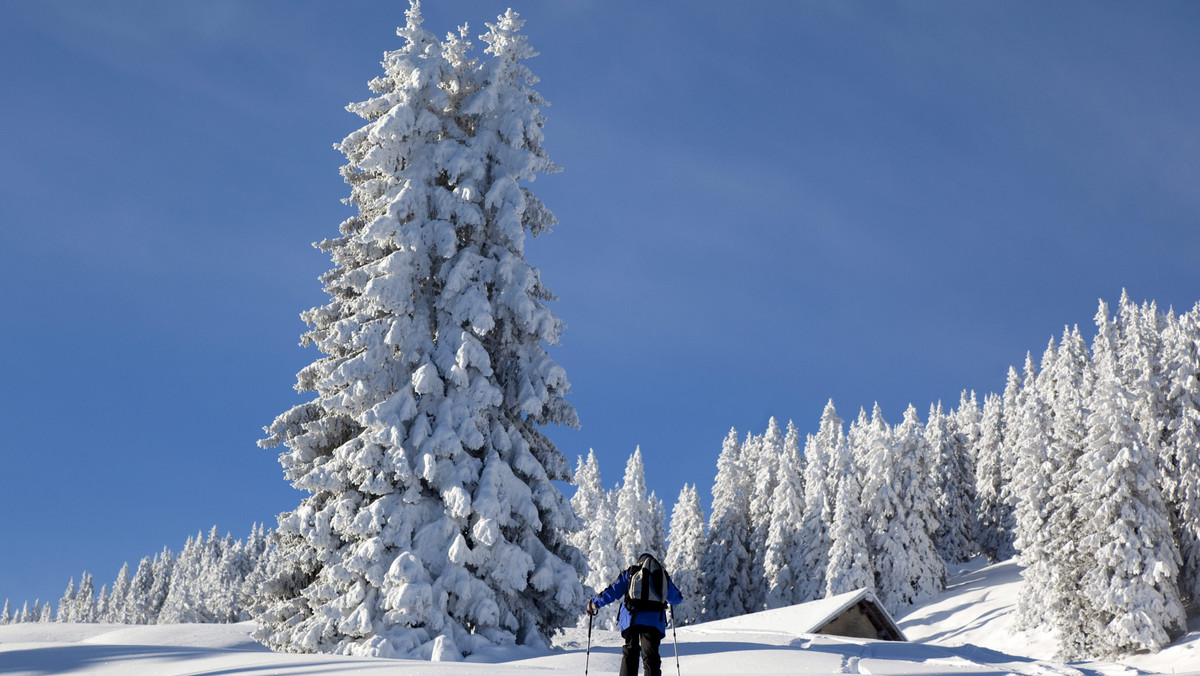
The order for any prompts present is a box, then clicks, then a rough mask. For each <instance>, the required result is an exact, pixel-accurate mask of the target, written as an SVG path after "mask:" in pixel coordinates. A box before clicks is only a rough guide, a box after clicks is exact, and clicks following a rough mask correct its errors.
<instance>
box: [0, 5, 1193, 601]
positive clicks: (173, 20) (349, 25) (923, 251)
mask: <svg viewBox="0 0 1200 676" xmlns="http://www.w3.org/2000/svg"><path fill="white" fill-rule="evenodd" d="M736 4H738V3H720V2H708V1H706V0H687V1H686V2H685V1H683V0H663V1H656V2H623V1H621V2H614V1H603V2H602V1H600V0H594V1H593V0H529V1H527V2H524V3H522V4H519V5H516V6H515V9H516V10H517V11H518V12H520V13H521V14H522V16H523V17H524V18H525V19H526V20H527V24H526V32H527V33H528V35H529V37H530V41H531V43H532V44H533V45H534V46H535V47H536V48H537V49H538V50H539V51H540V52H541V56H539V57H538V58H536V59H534V60H533V61H532V62H531V66H532V67H533V69H534V71H535V72H537V73H538V74H539V75H540V76H541V78H542V82H541V84H540V85H539V89H540V91H541V92H542V93H543V94H544V95H545V96H546V98H547V99H549V100H550V101H551V103H552V105H551V106H550V107H549V108H547V109H546V111H545V112H546V115H547V118H548V123H547V127H546V135H547V136H546V147H547V148H548V150H549V152H550V154H551V156H552V157H553V158H554V159H555V160H556V161H557V162H558V163H559V164H560V165H561V166H562V167H563V168H564V169H565V171H564V172H563V173H561V174H558V175H554V176H548V177H543V178H541V179H539V180H538V181H537V182H536V183H535V184H533V186H532V187H533V188H534V189H535V191H536V192H537V193H538V194H539V196H541V197H542V199H543V200H544V201H545V202H546V203H547V204H549V206H550V207H551V208H552V209H553V210H554V211H555V212H556V214H557V215H558V217H559V220H560V222H561V223H560V225H559V226H558V228H557V229H556V230H555V231H554V232H553V233H551V234H550V235H547V236H544V237H542V238H539V239H537V240H534V241H532V242H531V243H530V244H529V246H528V251H527V255H528V257H529V259H530V260H531V262H532V263H533V264H534V265H535V266H537V267H539V268H540V269H541V270H542V273H543V280H544V281H545V282H546V283H547V285H548V286H549V287H550V288H551V289H552V290H553V291H555V292H556V293H557V294H558V295H559V297H560V301H559V303H558V304H557V306H556V310H557V311H558V313H559V314H560V315H561V316H562V317H563V318H564V319H565V320H566V322H567V324H568V331H567V333H566V335H565V338H564V341H563V344H562V345H561V347H559V348H556V349H555V351H554V354H555V356H556V358H557V359H558V360H559V361H560V363H562V364H563V366H564V367H565V368H566V369H567V373H568V376H569V377H570V379H571V381H572V384H573V393H572V395H571V397H570V400H571V401H572V403H574V404H575V406H576V408H577V409H578V410H579V413H580V417H581V420H582V423H583V428H582V429H581V430H578V431H572V430H552V431H551V435H552V437H553V438H554V439H555V440H556V441H557V442H558V444H559V447H560V449H561V450H562V451H563V453H564V454H566V455H567V457H568V458H570V459H572V462H574V459H575V458H576V457H577V456H578V455H580V454H586V452H587V450H588V449H589V448H594V449H595V450H596V452H597V454H598V456H599V457H600V459H601V468H602V472H603V474H604V480H605V482H606V483H608V484H609V485H612V484H615V483H616V482H617V481H619V480H620V478H621V475H622V472H623V467H624V462H625V459H626V458H627V457H628V455H629V454H630V453H631V452H632V451H633V450H634V448H635V447H636V446H638V445H640V446H641V448H642V451H643V454H644V455H645V459H646V467H647V475H648V476H647V479H648V483H649V485H650V487H651V488H652V489H654V490H656V491H657V492H658V494H659V495H660V497H662V498H663V499H664V500H665V501H666V502H667V505H668V508H670V506H671V505H673V503H674V501H675V499H676V497H677V495H678V492H679V490H680V488H681V487H682V486H683V484H684V483H685V482H688V483H697V484H698V485H699V487H700V490H701V493H702V494H704V495H706V494H707V492H708V490H709V489H710V488H711V485H712V479H713V476H714V474H715V471H716V467H715V465H716V458H717V454H718V452H719V450H720V446H721V441H722V439H723V437H724V436H725V434H726V433H727V432H728V430H729V428H730V427H736V428H737V429H738V430H739V432H740V433H741V434H742V435H744V434H745V433H746V432H748V431H750V432H755V433H761V432H762V431H763V430H764V429H765V427H766V424H767V420H768V418H769V417H770V416H772V415H774V416H777V417H778V418H780V420H781V421H786V420H788V419H794V420H795V421H796V423H797V424H798V425H799V427H800V429H801V430H802V431H803V432H813V431H815V429H816V425H817V422H818V419H819V417H820V414H821V409H822V407H823V405H824V403H825V401H826V400H828V399H829V398H833V399H834V401H835V403H836V404H837V406H838V409H839V411H840V412H841V413H842V416H843V417H845V418H850V417H853V416H854V415H855V414H856V413H857V411H858V409H859V408H860V407H868V408H870V407H871V406H872V404H873V403H874V402H876V401H878V402H879V403H880V404H881V405H882V406H883V409H884V413H885V415H886V417H887V418H888V419H889V420H890V421H892V422H896V421H898V420H899V419H900V417H901V414H902V412H903V410H904V408H905V407H907V405H908V404H909V403H910V402H912V403H914V404H916V405H917V407H918V409H919V410H920V411H921V412H922V414H924V412H925V411H926V410H927V409H928V406H929V404H930V403H932V402H934V401H938V400H942V401H944V402H946V404H947V405H948V406H949V405H954V404H956V403H957V401H958V395H959V393H960V391H962V390H963V389H974V390H977V391H978V392H979V393H980V394H981V395H982V394H983V393H986V392H990V391H997V390H999V389H1001V388H1002V387H1003V383H1004V375H1005V372H1006V370H1007V368H1008V366H1009V365H1010V364H1020V362H1021V361H1022V360H1023V359H1024V356H1025V353H1026V351H1033V352H1034V354H1035V355H1040V353H1041V351H1042V349H1043V348H1044V346H1045V344H1046V341H1047V340H1048V339H1049V338H1050V336H1051V335H1055V334H1058V333H1060V332H1061V330H1062V329H1063V327H1064V325H1067V324H1080V325H1081V327H1082V328H1083V329H1084V332H1085V335H1089V336H1090V335H1091V324H1090V323H1091V318H1092V316H1093V314H1094V313H1095V310H1096V306H1097V301H1098V299H1100V298H1105V299H1107V300H1109V301H1110V302H1113V301H1115V300H1116V299H1117V298H1118V297H1119V295H1120V293H1121V289H1122V288H1127V289H1128V290H1129V293H1130V295H1131V296H1132V297H1133V298H1134V299H1135V300H1138V301H1142V300H1156V301H1157V302H1158V303H1159V304H1160V305H1161V306H1164V307H1166V306H1169V305H1174V306H1175V307H1176V308H1178V309H1188V308H1190V307H1191V306H1192V305H1193V304H1194V303H1195V302H1196V301H1198V300H1200V265H1197V262H1198V261H1200V227H1198V226H1200V223H1198V221H1200V124H1198V122H1197V120H1200V87H1198V86H1197V83H1200V40H1197V39H1196V36H1197V35H1200V5H1197V4H1196V3H1188V2H1178V3H1172V2H1156V3H1136V4H1135V3H1109V2H1086V3H1085V2H1066V1H1064V2H1056V3H1041V2H1004V3H982V2H967V3H964V2H957V1H954V2H950V1H946V2H935V1H932V0H931V1H927V2H917V3H907V2H900V3H880V2H845V3H834V2H752V3H740V4H741V5H745V6H742V7H737V6H735V5H736ZM405 6H406V3H404V2H401V1H399V0H388V1H386V2H384V1H373V0H355V1H353V2H338V3H334V2H302V1H298V0H288V1H284V0H274V1H270V0H256V1H254V2H250V1H249V0H205V1H204V2H192V1H187V2H184V1H180V2H171V3H163V2H158V1H156V0H140V1H132V0H114V1H112V2H106V3H94V2H91V0H70V1H67V0H44V1H41V2H36V3H34V2H26V3H17V2H7V3H3V4H0V64H2V65H0V98H2V100H3V103H0V149H2V150H0V288H2V289H3V291H4V299H5V307H4V310H3V311H4V315H5V318H4V320H3V321H0V345H3V348H4V349H3V350H2V351H0V373H3V374H4V378H5V381H6V386H5V387H4V388H2V390H0V397H2V400H0V411H2V413H0V416H2V417H0V422H2V423H3V428H4V430H5V434H4V435H3V437H0V449H2V451H0V452H2V453H3V465H2V466H3V473H2V474H0V476H2V477H3V487H2V489H0V533H2V534H3V539H4V545H3V547H2V548H0V599H3V598H6V597H7V598H12V599H13V600H14V601H23V600H26V599H29V600H32V599H33V598H35V597H40V598H42V599H43V600H45V599H48V598H50V599H54V600H57V598H58V597H59V596H60V595H61V594H62V591H63V589H64V588H65V586H66V582H67V580H68V579H69V578H71V577H73V576H74V577H76V578H78V575H79V573H80V572H81V571H83V570H87V571H89V572H91V573H92V574H93V575H95V576H96V578H97V585H99V584H102V583H107V582H111V580H112V579H113V578H115V576H116V573H117V570H118V569H119V567H120V565H121V564H122V563H123V562H125V561H129V562H130V563H131V564H133V565H136V562H137V561H138V560H139V559H140V558H141V557H142V556H145V555H151V554H153V553H155V552H156V551H158V550H160V549H161V548H162V547H163V546H170V547H171V548H172V549H175V550H178V549H179V548H180V547H181V546H182V545H183V541H184V539H185V538H186V537H187V536H188V535H189V534H192V533H195V532H197V531H199V530H204V531H207V530H208V528H209V527H210V526H212V525H214V524H215V525H217V526H219V527H220V528H221V530H222V531H223V532H224V531H230V532H232V533H233V534H234V535H235V536H237V537H244V536H245V535H246V533H247V532H248V531H249V529H250V526H251V524H252V523H254V522H262V521H265V522H267V523H268V524H272V525H273V523H274V517H275V515H276V514H277V513H278V512H280V511H284V510H287V509H290V508H292V507H294V506H295V505H296V504H298V502H299V499H300V496H299V494H298V493H296V492H295V491H293V490H292V489H291V488H290V487H289V486H288V485H287V483H286V482H285V480H284V479H283V476H282V472H281V469H280V467H279V465H278V463H277V461H276V453H275V452H274V451H265V450H261V449H259V448H257V446H256V445H255V442H256V441H257V440H258V439H259V438H260V437H261V436H262V427H263V426H264V425H267V424H269V423H270V422H271V420H272V419H273V418H274V417H275V415H277V414H278V413H281V412H283V411H285V410H286V409H288V408H289V407H291V406H292V405H293V404H295V403H297V402H299V401H301V400H302V399H303V398H302V397H301V396H300V395H298V394H297V393H295V392H294V391H293V390H292V389H291V388H292V385H293V383H294V382H295V373H296V372H297V371H298V370H300V369H301V368H302V367H304V366H305V365H307V364H308V363H309V362H311V361H312V360H313V359H315V358H316V356H317V355H316V353H315V352H314V351H306V350H304V349H302V348H300V347H299V346H298V344H297V343H298V339H299V335H300V333H301V332H302V331H303V330H304V325H303V322H301V320H300V319H299V313H300V312H302V311H303V310H305V309H307V308H309V307H312V306H313V305H317V304H320V303H322V302H323V293H322V292H321V288H320V284H319V282H318V281H317V276H318V275H320V274H321V273H322V272H324V271H325V270H326V269H328V267H329V262H328V260H327V259H326V258H325V256H324V255H323V254H321V253H320V252H318V251H316V250H315V249H313V248H312V247H311V246H310V243H311V242H314V241H317V240H320V239H323V238H326V237H330V236H333V235H335V234H336V232H337V225H338V223H340V222H341V221H342V220H343V219H344V218H345V217H346V216H347V215H349V211H348V208H347V207H346V206H344V205H343V204H342V203H341V202H340V200H341V199H342V198H343V197H345V196H346V195H347V194H348V188H347V186H345V185H344V184H343V183H342V181H341V179H340V177H339V175H338V168H339V167H340V166H341V164H342V157H341V156H340V155H339V154H338V153H337V152H336V151H334V150H333V149H332V144H333V143H335V142H337V141H339V140H341V139H342V138H343V137H344V136H345V135H347V134H348V133H349V132H351V131H352V130H354V129H355V128H357V127H358V126H359V124H360V122H361V121H360V120H359V118H357V117H355V116H353V115H351V114H349V113H347V112H346V111H345V110H344V108H343V107H344V106H345V105H346V104H347V103H350V102H352V101H358V100H362V99H364V98H366V97H367V96H368V95H369V92H368V90H367V87H366V82H367V81H368V80H370V79H371V78H373V77H375V76H376V75H378V74H379V73H380V67H379V60H380V57H381V55H382V53H383V52H384V51H385V50H388V49H394V48H396V47H398V46H399V45H400V41H399V38H397V37H395V32H394V29H395V26H396V25H398V24H401V23H403V21H404V16H403V10H404V8H405ZM506 6H507V4H506V3H504V2H490V1H483V0H467V1H464V0H456V1H455V2H445V1H441V0H429V1H428V2H426V4H425V6H424V13H425V16H426V25H427V27H429V28H431V29H432V30H434V32H436V33H439V34H441V33H445V32H447V31H449V30H451V29H452V28H453V27H454V26H456V25H458V24H461V23H463V22H469V23H470V25H471V27H472V33H473V34H475V35H478V34H479V33H481V32H483V28H484V27H483V24H484V22H486V21H492V20H494V18H495V16H496V15H497V14H498V13H500V12H502V11H503V10H504V8H505V7H506Z"/></svg>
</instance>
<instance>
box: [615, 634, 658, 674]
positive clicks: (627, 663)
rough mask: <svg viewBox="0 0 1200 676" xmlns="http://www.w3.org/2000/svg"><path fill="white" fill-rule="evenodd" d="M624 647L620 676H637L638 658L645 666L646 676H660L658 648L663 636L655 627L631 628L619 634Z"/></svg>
mask: <svg viewBox="0 0 1200 676" xmlns="http://www.w3.org/2000/svg"><path fill="white" fill-rule="evenodd" d="M621 636H624V637H625V647H624V648H622V650H621V676H637V674H638V656H639V655H640V656H641V658H642V663H643V664H645V665H646V676H662V658H661V657H660V656H659V654H658V646H659V644H660V643H662V639H663V635H662V633H661V632H659V631H658V628H656V627H641V626H636V625H635V626H632V627H630V628H628V629H626V630H625V631H623V632H621Z"/></svg>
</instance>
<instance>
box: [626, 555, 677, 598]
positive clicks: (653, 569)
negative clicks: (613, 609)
mask: <svg viewBox="0 0 1200 676" xmlns="http://www.w3.org/2000/svg"><path fill="white" fill-rule="evenodd" d="M629 571H630V575H629V588H628V589H626V590H625V607H626V608H628V609H629V610H631V611H645V610H651V611H654V610H656V611H659V612H662V611H664V610H666V609H667V584H668V580H669V579H670V578H669V577H668V576H667V569H666V568H663V566H662V564H661V563H659V562H658V559H655V558H654V557H653V556H650V555H649V554H643V555H642V558H640V559H638V562H637V563H635V564H633V566H631V567H630V568H629Z"/></svg>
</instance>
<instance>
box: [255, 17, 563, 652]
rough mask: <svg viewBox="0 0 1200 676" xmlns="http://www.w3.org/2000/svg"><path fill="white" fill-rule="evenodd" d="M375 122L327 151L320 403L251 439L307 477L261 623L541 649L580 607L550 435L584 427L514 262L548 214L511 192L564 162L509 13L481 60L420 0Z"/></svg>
mask: <svg viewBox="0 0 1200 676" xmlns="http://www.w3.org/2000/svg"><path fill="white" fill-rule="evenodd" d="M407 19H408V20H407V24H406V25H405V26H404V27H403V28H400V29H399V30H398V31H397V33H398V35H399V36H400V37H401V38H403V39H404V46H403V47H401V48H400V49H398V50H396V51H392V52H388V53H386V54H385V56H384V61H383V67H384V71H385V72H384V74H383V75H382V76H381V77H378V78H376V79H374V80H372V81H371V83H370V87H371V90H372V91H373V92H374V94H375V96H373V97H372V98H370V99H369V100H367V101H364V102H362V103H356V104H352V105H350V106H349V107H348V109H349V110H350V111H352V112H354V113H357V114H358V115H360V116H361V117H363V118H365V119H366V120H367V124H366V125H365V126H363V127H362V128H361V129H359V130H357V131H355V132H354V133H352V134H350V135H349V136H348V137H347V138H346V139H345V140H344V141H342V143H340V144H339V145H338V146H337V147H338V148H339V149H340V150H341V151H342V152H343V153H344V154H345V155H346V157H347V160H348V163H347V164H346V166H345V167H344V168H343V170H342V175H343V176H344V177H345V179H346V181H347V182H348V183H349V184H350V186H351V194H350V197H349V200H348V203H349V204H351V205H353V206H355V207H357V210H358V215H356V216H354V217H352V218H350V219H348V220H347V221H345V222H344V223H343V224H342V225H341V236H340V237H337V238H335V239H330V240H327V241H324V242H321V243H320V245H319V247H320V248H321V249H322V250H324V251H326V252H328V253H329V254H330V256H331V257H332V259H333V262H334V264H335V267H334V269H333V270H332V271H330V272H329V273H327V274H326V275H325V276H324V277H323V278H322V281H323V282H324V288H325V291H326V292H327V293H328V294H329V296H330V299H329V302H328V303H327V304H326V305H323V306H321V307H317V308H314V309H312V310H309V311H308V312H306V313H304V314H303V315H302V316H303V318H304V320H305V321H306V322H307V323H308V324H309V325H310V327H311V328H310V330H309V331H308V332H307V333H305V334H304V336H303V339H302V344H303V345H305V346H308V345H316V346H317V347H318V348H319V349H320V351H321V352H322V353H323V356H322V357H320V358H319V359H318V360H317V361H315V362H314V363H313V364H312V365H310V366H309V367H307V368H305V369H304V370H302V371H301V372H300V373H299V375H298V383H297V389H298V390H300V391H310V392H315V393H316V397H315V398H314V399H313V400H312V401H310V402H308V403H306V404H302V405H300V406H297V407H295V408H293V409H292V410H290V411H288V412H286V413H284V414H282V415H280V416H279V417H278V418H277V419H276V420H275V422H274V424H272V425H271V426H270V427H269V428H268V433H269V436H268V437H267V438H266V439H264V440H263V441H262V442H260V443H261V445H263V446H264V447H275V446H279V445H283V446H285V447H286V450H284V451H283V452H282V453H281V455H280V462H281V463H282V465H283V466H284V468H285V474H286V476H287V478H288V479H289V480H290V481H291V482H292V484H293V485H294V486H295V487H296V488H298V489H300V490H302V491H305V492H307V493H308V495H307V496H305V497H304V499H303V500H302V501H301V504H300V506H299V507H297V508H296V509H295V510H293V511H291V512H287V513H285V514H282V515H280V517H279V528H278V538H279V539H278V547H279V553H280V555H281V559H282V560H285V561H287V564H286V565H285V566H283V567H282V569H281V570H280V572H279V573H278V574H277V575H275V576H274V577H273V579H271V580H269V581H267V583H265V585H264V588H263V590H264V594H265V596H266V598H265V599H264V601H265V603H264V608H263V609H262V611H261V613H260V614H259V616H258V618H257V619H258V621H259V630H258V633H257V634H256V636H257V638H258V639H259V640H260V641H262V642H264V643H265V644H267V645H268V646H270V647H272V648H274V649H278V650H286V651H293V652H334V653H346V654H355V655H373V656H394V657H401V656H407V657H421V658H429V659H458V658H460V657H462V656H463V655H466V654H470V653H472V652H475V651H476V650H478V649H479V648H481V647H483V646H485V645H487V644H492V643H498V644H506V643H526V644H539V643H543V642H544V641H545V638H546V637H547V636H548V635H549V634H550V633H551V632H553V631H554V630H556V629H557V628H560V627H563V626H567V625H568V624H571V623H573V622H574V620H575V618H576V614H577V612H578V609H579V608H580V607H581V606H582V604H583V603H585V602H586V595H585V593H584V590H583V586H582V584H581V583H580V578H581V575H582V572H583V569H584V564H583V560H582V557H581V556H580V554H579V552H578V550H576V549H575V548H574V547H573V546H571V545H570V544H569V543H568V541H567V536H568V534H569V533H570V532H571V531H572V530H573V529H574V527H575V517H574V515H573V512H572V510H571V507H570V505H569V503H568V502H567V499H566V497H565V496H564V495H563V494H562V492H561V491H560V490H559V489H558V488H557V487H556V486H555V485H554V484H553V483H552V481H555V480H561V481H569V480H570V478H571V470H570V466H569V465H568V463H567V461H566V459H565V458H564V457H563V456H562V454H561V453H560V452H559V451H558V449H557V448H556V447H555V446H554V444H553V443H552V442H551V441H550V440H549V439H548V438H546V437H545V436H544V435H543V434H542V432H541V431H540V428H542V427H543V426H546V425H553V424H557V425H566V426H576V425H577V416H576V413H575V410H574V409H573V408H572V407H571V406H570V405H569V404H568V403H567V402H566V400H565V398H564V396H565V394H566V392H567V391H568V382H567V378H566V374H565V372H564V370H563V369H562V368H561V367H560V366H559V365H558V364H557V363H555V361H554V360H553V359H551V357H550V356H549V355H548V354H547V351H546V347H545V345H555V344H557V343H558V341H559V337H560V334H561V332H562V330H563V325H562V322H561V321H560V320H559V319H558V318H557V317H556V316H555V315H554V313H553V312H552V311H551V310H550V308H549V306H548V302H549V301H551V300H553V296H552V294H551V293H550V292H549V291H548V290H547V289H546V287H544V286H543V285H542V283H541V280H540V278H539V274H538V271H537V270H536V269H535V268H533V267H531V266H530V264H529V263H528V262H527V261H526V260H525V256H524V242H525V236H526V234H527V233H529V234H533V235H535V236H536V235H538V234H539V233H541V232H544V231H546V230H547V229H548V228H550V226H552V225H553V224H554V222H555V221H554V216H553V215H552V214H551V213H550V211H549V210H548V209H547V208H546V207H545V205H543V204H542V202H541V201H540V200H539V199H538V198H537V197H536V196H535V195H534V194H533V193H532V192H531V191H530V190H529V189H528V188H527V187H526V186H525V185H524V184H525V183H527V182H530V181H532V180H533V179H534V178H535V177H536V175H537V174H539V173H549V172H553V171H555V170H556V167H555V166H554V164H553V163H552V162H551V161H550V159H549V157H548V156H547V155H546V153H545V151H544V150H543V149H542V145H541V144H542V125H543V121H544V118H543V117H542V114H541V112H540V106H542V105H544V104H545V101H544V100H543V99H542V98H541V96H540V95H539V94H538V93H537V92H536V91H534V89H533V88H532V85H534V84H536V82H537V78H536V77H534V75H533V74H532V73H531V72H530V70H529V69H528V68H527V67H526V66H525V65H524V63H523V61H524V60H525V59H527V58H529V57H532V56H534V55H535V54H536V52H534V51H533V49H532V48H531V47H530V46H529V45H528V44H527V42H526V39H525V37H524V36H523V35H521V34H520V32H519V31H520V29H521V26H522V23H523V22H522V21H521V20H520V19H519V18H518V16H517V14H516V13H514V12H512V11H511V10H509V11H508V12H506V13H505V14H503V15H501V16H500V18H499V19H498V21H497V22H496V23H495V24H488V29H489V30H488V31H487V33H485V34H484V35H482V36H481V39H482V40H483V41H484V42H486V43H487V45H488V46H487V49H486V50H485V53H486V54H487V55H488V56H487V57H485V58H483V59H477V58H474V57H471V56H470V51H471V47H472V46H471V44H470V42H469V41H468V40H467V38H466V29H465V27H464V28H461V29H460V30H459V33H458V35H454V34H451V35H449V36H448V37H447V38H446V40H445V41H441V40H438V39H437V38H436V37H435V36H434V35H433V34H432V33H430V32H428V31H427V30H425V28H423V27H422V18H421V13H420V7H419V4H418V3H417V2H416V1H415V0H414V1H413V2H412V5H411V7H410V9H409V10H408V12H407Z"/></svg>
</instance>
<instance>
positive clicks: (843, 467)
mask: <svg viewBox="0 0 1200 676" xmlns="http://www.w3.org/2000/svg"><path fill="white" fill-rule="evenodd" d="M830 467H831V475H832V478H833V486H834V496H833V522H832V524H830V528H829V540H830V547H829V563H828V565H827V566H826V571H825V595H826V596H833V595H836V594H843V593H846V592H851V591H855V590H857V589H870V590H872V591H874V589H875V577H874V566H873V565H872V563H871V559H870V548H869V546H868V543H867V534H866V531H865V530H864V528H863V524H864V522H865V518H864V516H863V507H862V477H861V474H860V471H859V468H858V467H857V465H855V463H854V454H853V452H852V451H851V450H850V444H849V443H848V442H847V443H841V444H839V445H838V446H837V447H836V448H835V450H834V454H833V457H831V458H830Z"/></svg>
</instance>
